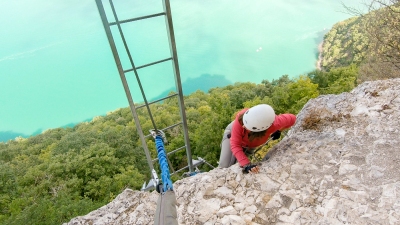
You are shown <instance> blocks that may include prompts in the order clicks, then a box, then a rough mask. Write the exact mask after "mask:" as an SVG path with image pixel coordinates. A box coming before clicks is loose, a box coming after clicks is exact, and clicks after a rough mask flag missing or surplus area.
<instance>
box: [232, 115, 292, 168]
mask: <svg viewBox="0 0 400 225" xmlns="http://www.w3.org/2000/svg"><path fill="white" fill-rule="evenodd" d="M246 110H247V109H242V110H241V111H240V112H239V113H238V114H237V116H236V118H235V121H234V122H233V125H232V131H231V138H230V142H231V150H232V153H233V155H234V156H235V157H236V159H237V161H238V162H239V164H240V166H245V165H247V164H249V163H250V160H249V159H248V158H247V156H246V155H245V154H244V152H243V148H255V147H258V146H260V145H262V144H264V143H265V142H266V141H267V140H268V138H269V136H270V135H271V134H272V133H274V132H275V131H277V130H284V129H286V128H289V127H291V126H293V125H294V123H295V122H296V116H295V115H293V114H281V115H278V116H275V120H274V122H273V123H272V125H271V126H270V127H269V128H268V129H267V133H266V134H265V136H264V137H260V138H256V139H254V140H253V141H251V142H250V141H249V139H248V134H249V132H250V131H248V130H246V129H244V128H243V127H242V125H240V123H239V119H238V118H239V116H240V115H241V114H243V113H245V112H246Z"/></svg>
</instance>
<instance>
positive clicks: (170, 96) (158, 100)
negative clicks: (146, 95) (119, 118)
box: [136, 93, 178, 109]
mask: <svg viewBox="0 0 400 225" xmlns="http://www.w3.org/2000/svg"><path fill="white" fill-rule="evenodd" d="M177 95H178V93H175V94H173V95H168V96H167V97H164V98H160V99H157V100H155V101H152V102H149V103H147V104H148V105H151V104H154V103H156V102H161V101H162V100H165V99H168V98H172V97H175V96H177ZM145 106H146V104H143V105H140V106H138V107H136V109H139V108H143V107H145Z"/></svg>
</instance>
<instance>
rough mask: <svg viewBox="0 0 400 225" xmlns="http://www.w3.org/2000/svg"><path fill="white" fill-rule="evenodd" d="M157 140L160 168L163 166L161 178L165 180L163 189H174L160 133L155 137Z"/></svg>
mask: <svg viewBox="0 0 400 225" xmlns="http://www.w3.org/2000/svg"><path fill="white" fill-rule="evenodd" d="M155 141H156V148H157V155H158V161H159V163H160V168H161V180H162V182H163V190H164V191H167V190H173V186H172V181H171V177H170V173H169V166H168V162H167V155H166V153H165V149H164V142H163V139H162V137H161V136H160V135H157V136H156V137H155Z"/></svg>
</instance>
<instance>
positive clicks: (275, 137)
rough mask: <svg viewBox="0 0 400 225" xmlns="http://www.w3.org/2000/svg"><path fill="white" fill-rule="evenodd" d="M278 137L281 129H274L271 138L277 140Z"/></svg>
mask: <svg viewBox="0 0 400 225" xmlns="http://www.w3.org/2000/svg"><path fill="white" fill-rule="evenodd" d="M280 137H281V131H280V130H277V131H275V132H274V133H272V134H271V138H272V140H277V139H279V138H280Z"/></svg>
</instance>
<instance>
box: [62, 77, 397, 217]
mask: <svg viewBox="0 0 400 225" xmlns="http://www.w3.org/2000/svg"><path fill="white" fill-rule="evenodd" d="M399 127H400V79H394V80H386V81H376V82H367V83H363V84H361V85H359V86H358V87H357V88H356V89H354V90H353V91H352V92H351V93H343V94H340V95H325V96H320V97H318V98H316V99H313V100H310V101H309V102H308V103H307V104H306V105H305V106H304V108H303V110H302V111H301V112H300V113H299V115H298V120H297V122H296V124H295V126H294V127H293V128H292V129H291V130H290V132H289V135H288V136H286V137H285V138H284V139H283V140H282V141H281V142H280V143H279V144H278V145H276V146H275V147H274V148H273V149H272V150H271V157H270V159H269V160H268V161H266V162H263V163H262V166H261V172H260V173H259V174H247V175H244V174H242V173H241V170H240V168H239V166H237V165H234V166H232V167H230V168H227V169H214V170H212V171H210V172H208V173H202V174H199V175H196V176H193V177H189V178H185V179H182V180H180V181H178V182H176V183H175V184H174V189H175V192H176V196H177V202H178V206H177V211H178V218H179V224H210V225H211V224H224V225H225V224H400V174H399V172H398V171H399V166H400V154H399V151H400V137H399V136H400V132H399V130H400V128H399ZM157 197H158V193H156V192H152V193H146V192H139V191H132V190H129V189H128V190H125V191H124V192H123V193H122V194H120V195H119V196H118V197H117V198H116V199H115V200H114V201H113V202H111V203H109V204H108V205H106V206H104V207H102V208H100V209H98V210H96V211H93V212H91V213H89V214H88V215H86V216H82V217H77V218H74V219H72V220H71V221H70V222H69V223H68V224H69V225H71V224H153V217H154V212H155V208H156V200H157Z"/></svg>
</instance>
